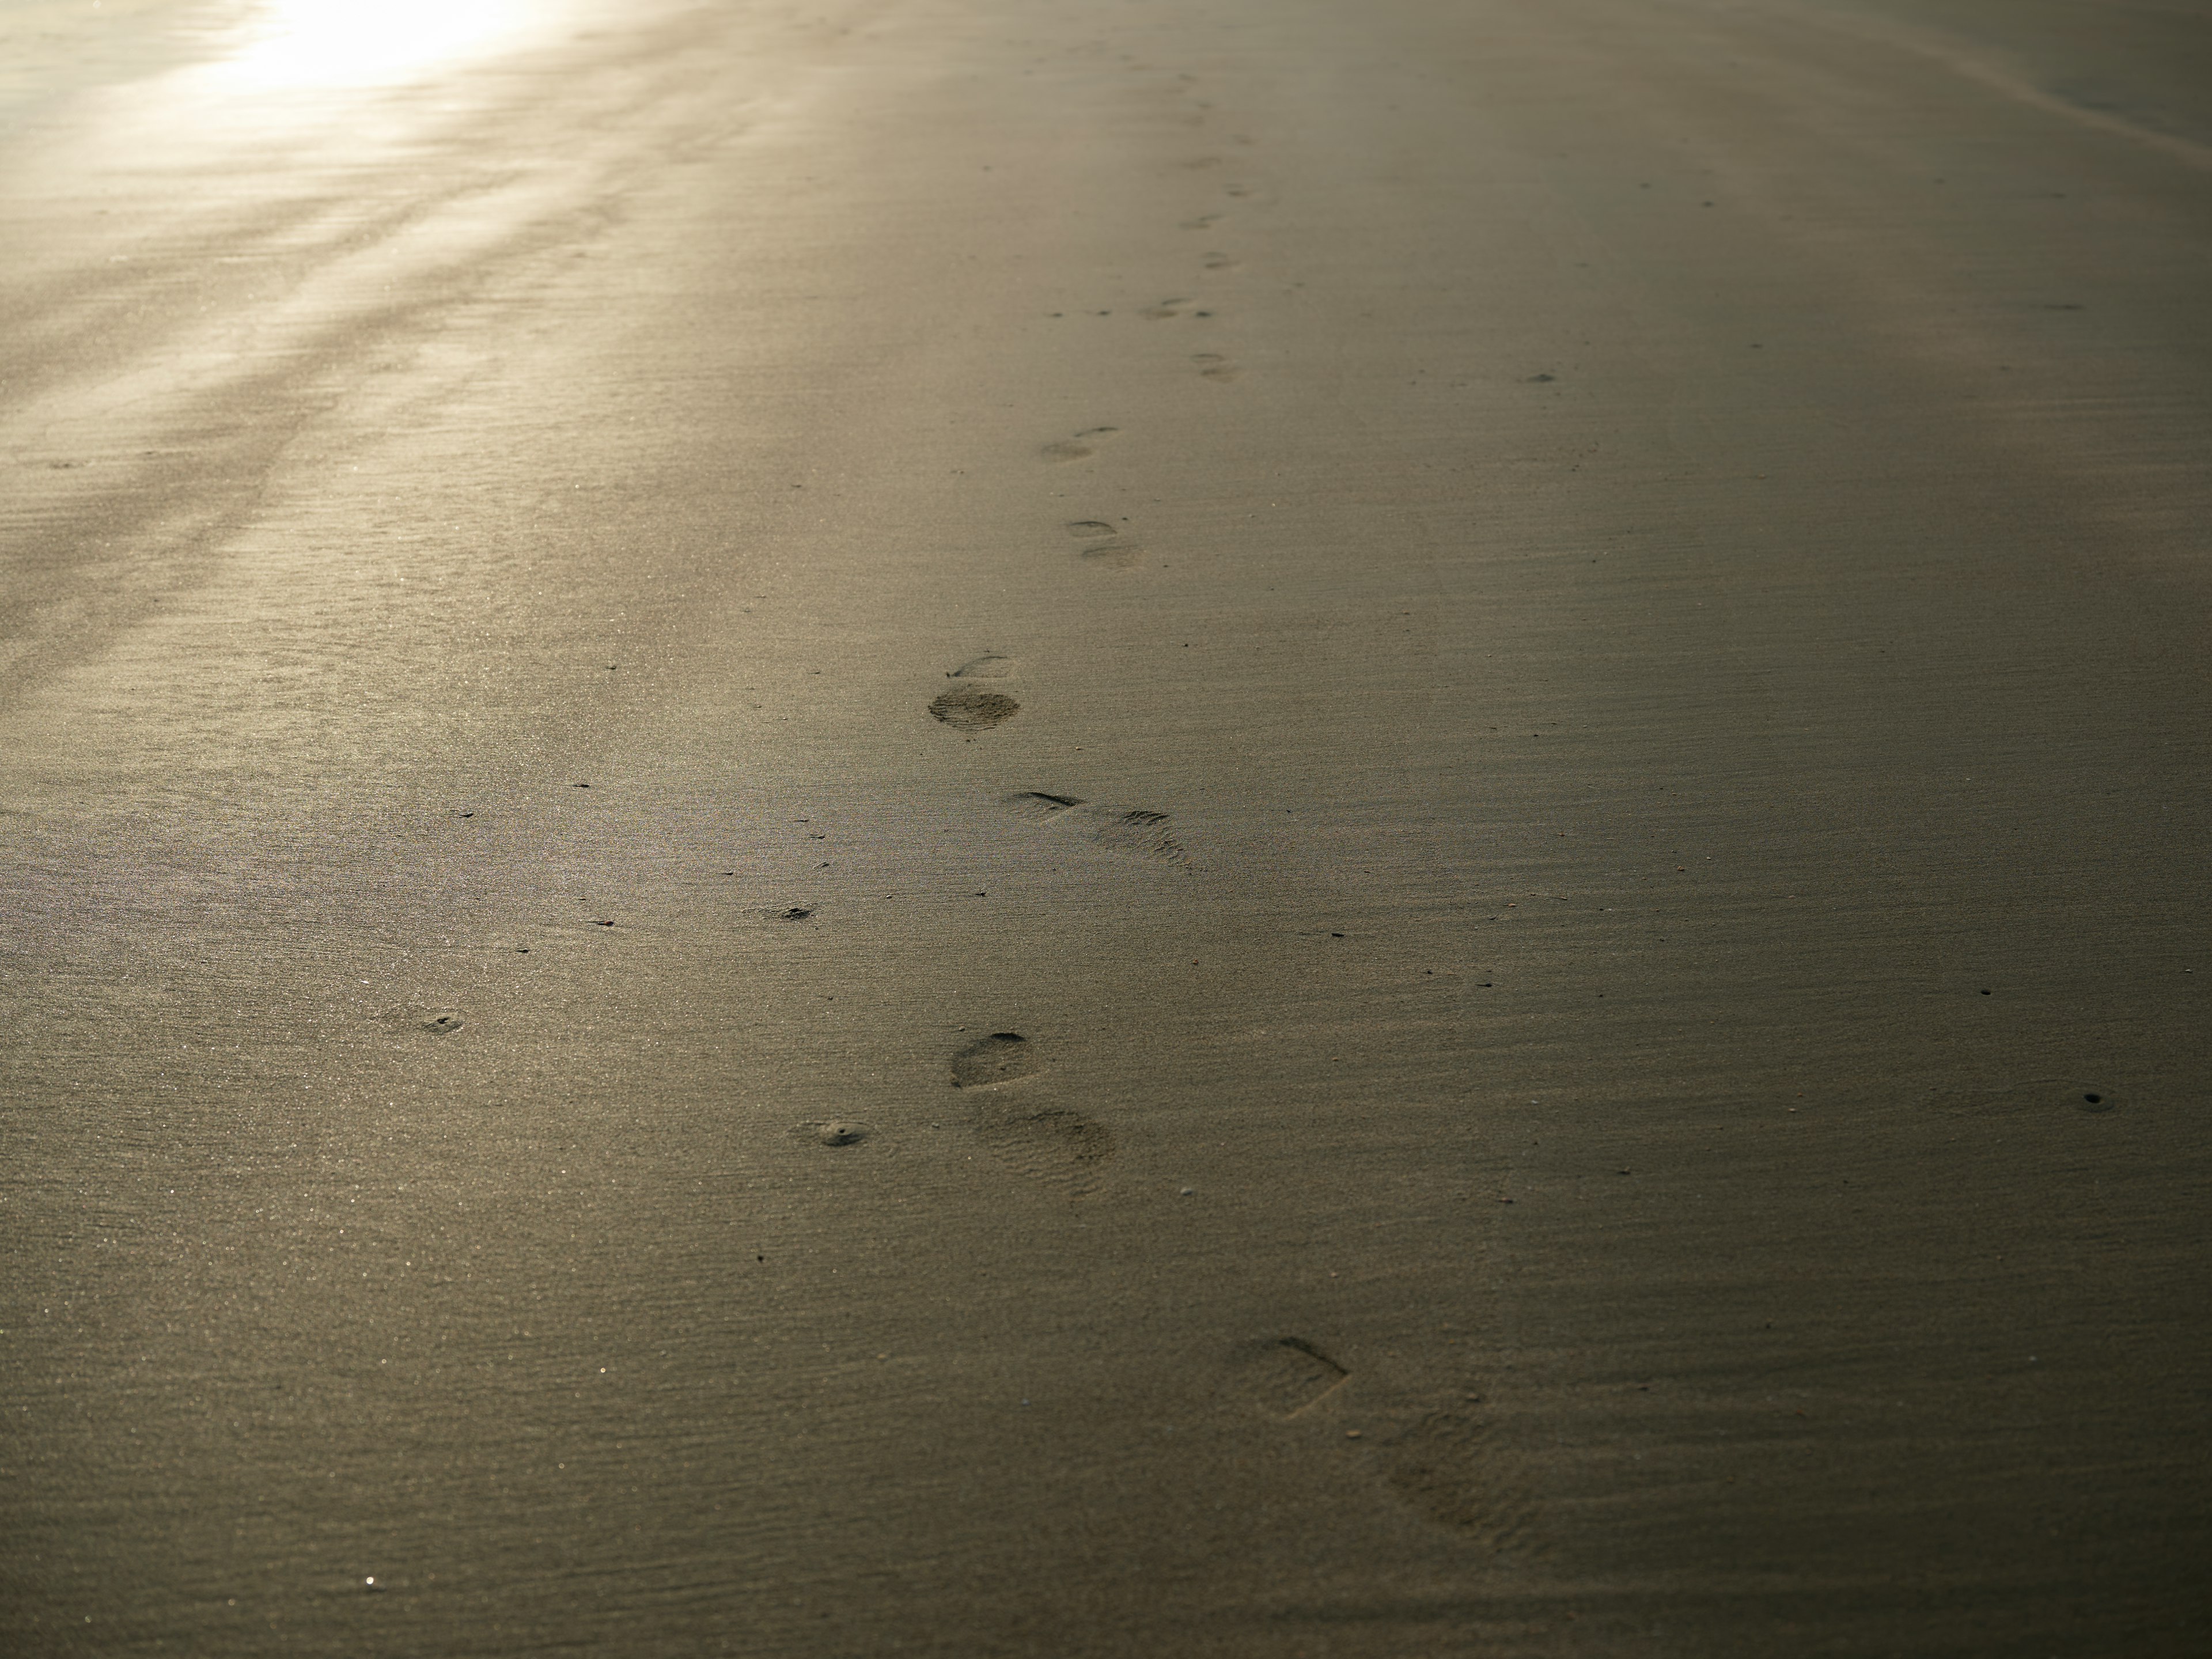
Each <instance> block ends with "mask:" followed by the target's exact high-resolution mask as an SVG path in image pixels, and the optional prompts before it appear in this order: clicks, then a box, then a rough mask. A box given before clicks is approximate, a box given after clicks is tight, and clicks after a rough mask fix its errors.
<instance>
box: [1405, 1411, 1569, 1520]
mask: <svg viewBox="0 0 2212 1659" xmlns="http://www.w3.org/2000/svg"><path fill="white" fill-rule="evenodd" d="M1383 1478H1384V1479H1385V1480H1388V1481H1389V1483H1390V1486H1391V1487H1392V1489H1393V1490H1394V1491H1395V1492H1397V1494H1398V1495H1399V1496H1400V1497H1401V1498H1404V1499H1405V1500H1406V1502H1407V1503H1408V1504H1412V1505H1413V1508H1414V1509H1416V1510H1419V1512H1420V1513H1421V1514H1422V1515H1423V1516H1425V1517H1426V1518H1427V1519H1429V1520H1431V1521H1432V1522H1436V1524H1437V1525H1438V1526H1440V1527H1448V1528H1450V1529H1451V1530H1452V1531H1454V1532H1455V1533H1457V1534H1460V1535H1461V1536H1462V1537H1463V1538H1465V1539H1467V1540H1468V1541H1469V1542H1470V1543H1474V1544H1478V1545H1480V1546H1481V1547H1484V1548H1486V1549H1487V1550H1490V1551H1491V1552H1492V1553H1500V1552H1503V1551H1506V1550H1521V1549H1525V1548H1527V1547H1528V1546H1529V1545H1530V1543H1531V1542H1532V1538H1531V1520H1532V1515H1531V1510H1532V1508H1533V1505H1532V1504H1531V1503H1530V1501H1529V1498H1528V1492H1527V1490H1526V1488H1525V1487H1524V1486H1522V1484H1521V1482H1520V1481H1519V1480H1517V1479H1516V1478H1515V1476H1514V1473H1513V1471H1512V1470H1511V1469H1510V1468H1505V1467H1501V1459H1500V1458H1499V1456H1498V1452H1497V1449H1496V1448H1495V1447H1494V1446H1493V1445H1492V1443H1491V1431H1490V1428H1489V1425H1486V1424H1484V1423H1482V1422H1480V1421H1478V1420H1477V1419H1474V1418H1472V1417H1469V1416H1467V1415H1465V1414H1464V1413H1459V1412H1437V1413H1433V1414H1431V1415H1430V1416H1428V1417H1425V1418H1423V1419H1421V1420H1420V1421H1419V1422H1418V1423H1416V1424H1414V1425H1413V1427H1412V1428H1410V1429H1408V1430H1407V1431H1405V1432H1404V1433H1403V1434H1401V1435H1400V1436H1398V1437H1397V1438H1396V1439H1395V1440H1394V1441H1392V1442H1391V1443H1390V1444H1389V1449H1388V1452H1387V1462H1386V1464H1385V1468H1384V1473H1383Z"/></svg>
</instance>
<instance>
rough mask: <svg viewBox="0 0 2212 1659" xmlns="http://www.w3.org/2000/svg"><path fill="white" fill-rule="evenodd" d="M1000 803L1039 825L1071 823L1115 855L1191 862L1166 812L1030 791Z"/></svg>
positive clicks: (1164, 861)
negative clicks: (1123, 854) (1176, 836)
mask: <svg viewBox="0 0 2212 1659" xmlns="http://www.w3.org/2000/svg"><path fill="white" fill-rule="evenodd" d="M1003 804H1004V805H1006V806H1007V807H1009V808H1010V809H1012V811H1016V812H1018V813H1020V814H1021V815H1022V816H1023V817H1028V818H1034V819H1036V820H1037V821H1038V822H1040V823H1072V824H1074V825H1076V826H1077V827H1078V828H1079V829H1080V830H1081V831H1082V833H1083V835H1084V836H1085V838H1086V839H1088V840H1090V841H1092V842H1097V844H1098V845H1099V846H1101V847H1104V848H1110V849H1111V850H1113V851H1115V852H1116V853H1127V854H1132V855H1133V856H1135V857H1138V858H1144V859H1151V860H1154V861H1155V862H1158V863H1161V864H1188V862H1190V855H1189V854H1188V853H1186V852H1184V851H1183V849H1182V843H1181V842H1177V841H1176V838H1175V829H1174V823H1173V820H1171V819H1170V817H1168V815H1167V814H1166V813H1165V812H1148V811H1142V810H1140V809H1137V808H1133V807H1125V806H1107V805H1100V804H1098V803H1097V802H1094V801H1086V800H1084V799H1080V798H1079V797H1078V796H1073V795H1048V794H1046V793H1042V791H1039V790H1033V789H1032V790H1024V792H1023V793H1020V794H1018V795H1008V796H1007V797H1006V799H1005V801H1004V803H1003Z"/></svg>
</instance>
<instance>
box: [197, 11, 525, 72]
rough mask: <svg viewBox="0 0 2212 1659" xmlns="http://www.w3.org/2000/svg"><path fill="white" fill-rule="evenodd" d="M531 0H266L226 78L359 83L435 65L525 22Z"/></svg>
mask: <svg viewBox="0 0 2212 1659" xmlns="http://www.w3.org/2000/svg"><path fill="white" fill-rule="evenodd" d="M528 10H529V0H268V3H267V5H266V6H264V8H263V9H262V11H261V13H260V15H258V17H257V18H256V19H255V20H254V22H253V25H252V31H251V33H249V35H248V36H247V38H246V43H245V44H244V46H241V47H240V50H239V51H238V52H236V53H235V54H234V55H233V56H232V57H230V58H228V60H227V61H226V62H225V64H223V70H224V71H225V74H224V77H223V78H225V79H227V80H228V79H236V80H240V81H243V82H246V83H248V84H249V85H252V86H256V87H267V88H285V87H337V86H356V85H361V84H363V83H365V82H375V81H385V80H391V79H394V78H400V77H404V76H409V75H410V74H413V73H416V72H417V71H419V70H428V69H431V68H434V67H435V66H436V65H438V64H441V63H442V62H444V61H445V60H447V59H448V58H457V57H460V56H464V55H465V54H466V53H467V52H469V51H470V50H471V48H475V47H478V46H484V45H487V44H489V42H490V41H491V40H494V39H495V38H496V37H497V36H499V35H501V34H502V33H507V31H509V30H511V29H513V28H515V27H517V26H519V25H520V24H521V23H522V22H524V21H526V14H527V12H528Z"/></svg>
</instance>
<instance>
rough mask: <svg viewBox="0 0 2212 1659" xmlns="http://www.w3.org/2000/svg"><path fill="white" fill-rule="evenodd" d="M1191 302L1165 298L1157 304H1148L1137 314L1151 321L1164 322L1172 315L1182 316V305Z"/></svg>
mask: <svg viewBox="0 0 2212 1659" xmlns="http://www.w3.org/2000/svg"><path fill="white" fill-rule="evenodd" d="M1189 303H1190V301H1188V300H1163V301H1160V302H1159V304H1158V305H1156V306H1146V307H1145V308H1144V309H1143V310H1142V311H1140V312H1139V313H1137V315H1139V317H1142V318H1144V319H1146V320H1147V321H1150V322H1155V323H1164V322H1165V321H1167V319H1169V318H1170V317H1180V316H1182V307H1185V306H1187V305H1188V304H1189Z"/></svg>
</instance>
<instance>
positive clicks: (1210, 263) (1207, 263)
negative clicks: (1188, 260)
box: [1199, 253, 1237, 270]
mask: <svg viewBox="0 0 2212 1659" xmlns="http://www.w3.org/2000/svg"><path fill="white" fill-rule="evenodd" d="M1199 264H1201V265H1203V266H1204V267H1205V268H1206V270H1236V269H1237V261H1236V260H1234V259H1232V258H1230V257H1229V256H1228V255H1227V254H1225V253H1205V254H1200V256H1199Z"/></svg>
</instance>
